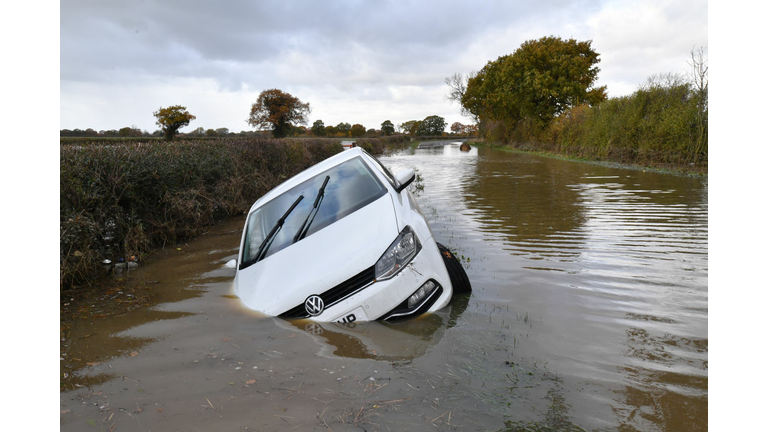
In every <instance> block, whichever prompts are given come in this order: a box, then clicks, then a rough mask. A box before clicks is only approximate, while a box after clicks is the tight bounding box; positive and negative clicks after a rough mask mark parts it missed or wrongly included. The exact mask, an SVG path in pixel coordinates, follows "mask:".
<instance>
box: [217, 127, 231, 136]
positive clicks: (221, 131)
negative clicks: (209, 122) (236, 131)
mask: <svg viewBox="0 0 768 432" xmlns="http://www.w3.org/2000/svg"><path fill="white" fill-rule="evenodd" d="M216 135H218V136H225V135H229V129H227V128H218V129H216Z"/></svg>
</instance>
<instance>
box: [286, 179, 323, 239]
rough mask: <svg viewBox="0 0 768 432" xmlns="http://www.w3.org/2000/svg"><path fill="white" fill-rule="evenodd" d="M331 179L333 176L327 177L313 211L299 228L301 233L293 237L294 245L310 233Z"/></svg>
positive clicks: (318, 193)
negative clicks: (310, 227)
mask: <svg viewBox="0 0 768 432" xmlns="http://www.w3.org/2000/svg"><path fill="white" fill-rule="evenodd" d="M330 179H331V176H325V180H324V181H323V185H322V186H320V190H319V191H318V192H317V198H315V203H314V204H312V210H311V211H310V212H309V214H308V215H307V218H306V219H304V223H302V224H301V228H299V232H297V233H296V235H295V236H293V242H294V243H296V242H297V241H299V240H301V239H303V238H304V237H305V236H306V235H307V232H308V231H309V226H310V225H312V221H313V220H315V216H316V215H317V210H318V209H319V208H320V203H321V202H322V201H323V197H324V196H325V186H326V185H328V180H330Z"/></svg>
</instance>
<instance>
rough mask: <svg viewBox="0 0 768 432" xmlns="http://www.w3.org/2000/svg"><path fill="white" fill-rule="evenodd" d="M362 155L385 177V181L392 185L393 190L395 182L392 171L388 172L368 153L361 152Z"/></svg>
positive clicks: (395, 185)
mask: <svg viewBox="0 0 768 432" xmlns="http://www.w3.org/2000/svg"><path fill="white" fill-rule="evenodd" d="M363 155H365V156H366V157H367V158H368V160H369V161H372V162H373V164H372V165H373V166H375V167H376V168H377V169H378V170H379V172H381V173H382V174H384V177H386V178H387V180H389V183H390V184H391V185H392V187H394V188H396V187H397V182H396V181H395V175H394V174H392V171H390V170H389V169H388V168H387V167H385V166H384V164H383V163H381V161H380V160H378V159H377V158H376V157H375V156H373V155H372V154H370V153H368V152H367V151H365V150H363Z"/></svg>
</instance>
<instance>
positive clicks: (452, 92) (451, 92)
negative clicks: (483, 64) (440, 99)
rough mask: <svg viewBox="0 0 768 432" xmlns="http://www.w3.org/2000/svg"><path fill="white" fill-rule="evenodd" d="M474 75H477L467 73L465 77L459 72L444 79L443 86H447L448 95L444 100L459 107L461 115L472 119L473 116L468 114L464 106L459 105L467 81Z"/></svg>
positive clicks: (465, 89)
mask: <svg viewBox="0 0 768 432" xmlns="http://www.w3.org/2000/svg"><path fill="white" fill-rule="evenodd" d="M475 75H477V72H474V71H473V72H469V73H468V74H466V75H465V74H462V73H461V72H456V73H455V74H453V75H451V76H449V77H447V78H445V84H446V85H447V86H448V94H447V95H445V99H446V100H448V101H450V102H456V103H458V104H459V106H460V107H461V115H463V116H464V117H470V118H473V119H474V116H473V115H472V113H470V112H469V110H467V109H466V108H464V105H462V104H461V98H462V97H463V96H464V93H466V91H467V83H469V80H470V79H472V78H473V77H474V76H475ZM475 120H476V119H475Z"/></svg>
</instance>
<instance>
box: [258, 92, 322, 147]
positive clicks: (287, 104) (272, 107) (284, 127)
mask: <svg viewBox="0 0 768 432" xmlns="http://www.w3.org/2000/svg"><path fill="white" fill-rule="evenodd" d="M310 111H311V110H310V108H309V103H303V102H301V101H300V100H299V99H298V98H297V97H294V96H292V95H291V94H289V93H285V92H283V91H281V90H278V89H271V90H264V91H263V92H261V93H260V94H259V98H258V99H257V100H256V103H254V104H253V105H252V106H251V113H250V115H249V116H248V119H247V120H246V122H247V123H248V124H249V125H251V126H253V127H254V128H257V129H260V130H267V129H268V128H271V129H272V136H274V137H275V138H282V137H285V136H287V135H288V134H289V133H290V132H291V127H292V126H294V123H298V124H306V123H307V117H308V116H309V113H310Z"/></svg>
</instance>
